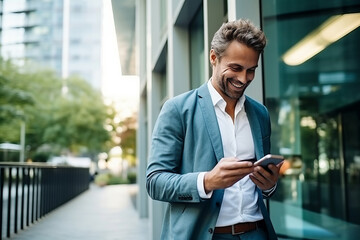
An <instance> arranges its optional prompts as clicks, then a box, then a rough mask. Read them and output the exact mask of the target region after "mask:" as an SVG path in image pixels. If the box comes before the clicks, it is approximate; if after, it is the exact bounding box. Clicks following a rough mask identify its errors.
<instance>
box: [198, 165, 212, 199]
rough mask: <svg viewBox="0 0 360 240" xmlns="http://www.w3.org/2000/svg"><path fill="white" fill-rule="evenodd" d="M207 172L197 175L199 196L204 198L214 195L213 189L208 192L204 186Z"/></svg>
mask: <svg viewBox="0 0 360 240" xmlns="http://www.w3.org/2000/svg"><path fill="white" fill-rule="evenodd" d="M205 173H206V172H201V173H199V175H198V177H197V189H198V192H199V196H200V197H201V198H203V199H210V198H211V196H212V193H213V192H212V191H211V192H209V193H208V194H206V192H205V188H204V177H205Z"/></svg>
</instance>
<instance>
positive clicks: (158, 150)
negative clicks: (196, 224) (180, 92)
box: [146, 100, 201, 202]
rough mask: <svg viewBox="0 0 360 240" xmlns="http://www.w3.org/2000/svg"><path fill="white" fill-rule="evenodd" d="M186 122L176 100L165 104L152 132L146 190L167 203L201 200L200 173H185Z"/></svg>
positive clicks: (150, 194) (151, 195) (153, 196)
mask: <svg viewBox="0 0 360 240" xmlns="http://www.w3.org/2000/svg"><path fill="white" fill-rule="evenodd" d="M185 128H186V126H185V124H184V120H183V115H182V114H180V112H179V110H178V109H177V107H176V105H175V103H174V101H172V100H169V101H167V102H166V103H165V104H164V105H163V108H162V110H161V112H160V114H159V116H158V119H157V121H156V123H155V127H154V130H153V134H152V141H151V150H150V155H149V165H148V168H147V172H146V189H147V191H148V194H149V196H150V197H151V198H153V199H154V200H159V201H165V202H199V201H200V200H201V198H200V196H199V193H198V190H197V184H196V183H197V176H198V174H199V173H194V172H189V173H181V172H180V169H181V164H182V156H183V146H184V138H185Z"/></svg>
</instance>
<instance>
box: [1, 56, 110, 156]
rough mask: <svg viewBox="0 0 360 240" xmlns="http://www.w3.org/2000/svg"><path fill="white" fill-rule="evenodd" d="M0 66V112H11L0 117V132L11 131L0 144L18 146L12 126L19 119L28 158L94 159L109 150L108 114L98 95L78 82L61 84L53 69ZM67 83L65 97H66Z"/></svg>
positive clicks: (2, 136)
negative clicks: (66, 154)
mask: <svg viewBox="0 0 360 240" xmlns="http://www.w3.org/2000/svg"><path fill="white" fill-rule="evenodd" d="M0 63H1V65H0V82H1V87H0V93H1V95H0V104H1V105H0V107H1V110H3V109H5V110H6V109H9V110H7V111H1V114H0V115H1V116H0V130H3V129H7V132H6V134H5V133H4V132H3V131H0V140H2V141H9V142H14V143H17V142H18V141H19V126H16V124H15V122H16V121H14V119H15V117H16V116H18V118H19V119H24V120H26V145H27V149H29V155H28V157H30V158H33V157H34V156H36V154H39V153H41V154H42V157H44V152H46V154H47V156H48V155H56V154H60V153H61V152H64V151H66V152H70V153H71V154H74V155H76V154H82V155H84V154H87V155H92V156H93V155H94V154H96V153H97V152H100V151H107V150H108V148H107V147H108V146H109V141H110V136H109V133H108V131H107V130H105V128H104V126H105V121H106V119H107V112H108V109H107V107H106V106H105V105H104V103H103V101H102V96H101V93H100V92H99V91H97V90H95V89H93V88H92V87H91V86H90V85H89V84H88V83H87V82H86V81H85V80H83V79H80V78H75V77H73V78H69V79H66V80H63V79H61V78H59V77H58V76H57V75H56V74H55V72H54V71H52V70H46V69H42V70H37V71H34V70H32V68H31V67H30V68H29V67H27V66H23V67H21V68H20V67H17V66H15V65H14V64H11V63H10V62H6V61H2V60H1V61H0ZM1 76H2V77H1ZM5 76H6V77H5ZM64 81H66V82H64ZM64 83H66V85H67V87H68V89H69V91H68V92H67V94H62V88H63V84H64ZM9 133H12V134H13V136H12V134H9Z"/></svg>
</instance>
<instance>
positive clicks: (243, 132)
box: [197, 80, 263, 227]
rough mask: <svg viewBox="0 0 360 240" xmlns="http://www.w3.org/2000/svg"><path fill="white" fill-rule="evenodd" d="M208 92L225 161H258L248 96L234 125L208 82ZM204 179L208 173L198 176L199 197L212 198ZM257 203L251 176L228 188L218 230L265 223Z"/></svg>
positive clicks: (238, 108)
mask: <svg viewBox="0 0 360 240" xmlns="http://www.w3.org/2000/svg"><path fill="white" fill-rule="evenodd" d="M208 88H209V91H210V95H211V99H212V102H213V105H214V108H215V113H216V117H217V120H218V123H219V128H220V134H221V139H222V144H223V149H224V157H225V158H226V157H236V158H237V159H239V160H241V159H250V158H255V148H254V142H253V138H252V134H251V129H250V124H249V121H248V118H247V115H246V112H245V109H244V102H245V96H244V95H243V96H242V97H241V98H240V99H239V100H238V102H237V103H236V107H235V115H234V116H235V119H234V121H233V120H232V118H231V117H230V115H229V114H227V113H226V112H225V107H226V102H225V100H224V99H223V98H222V97H221V95H220V94H219V93H218V92H217V91H216V90H215V88H214V87H213V85H212V82H211V80H210V81H209V82H208ZM204 175H205V172H203V173H200V174H199V176H198V181H197V188H198V192H199V195H200V197H202V198H210V197H211V195H212V192H210V193H209V194H206V193H205V189H204ZM257 200H258V194H257V192H256V189H255V184H254V183H253V182H252V181H251V179H250V178H249V176H246V177H244V178H243V179H241V180H239V181H238V182H236V183H235V184H234V185H232V186H231V187H228V188H226V189H225V191H224V198H223V202H222V204H221V208H220V213H219V216H218V219H217V222H216V226H217V227H221V226H228V225H233V224H236V223H239V222H254V221H258V220H261V219H263V216H262V214H261V210H260V209H259V207H258V205H257Z"/></svg>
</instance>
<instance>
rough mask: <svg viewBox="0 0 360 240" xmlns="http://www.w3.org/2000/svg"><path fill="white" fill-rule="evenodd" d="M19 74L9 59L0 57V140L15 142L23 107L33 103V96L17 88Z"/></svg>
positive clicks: (17, 138)
mask: <svg viewBox="0 0 360 240" xmlns="http://www.w3.org/2000/svg"><path fill="white" fill-rule="evenodd" d="M20 81H21V74H20V73H19V72H18V71H17V69H16V68H15V66H14V65H13V64H12V63H11V62H10V61H5V60H3V59H1V58H0V142H17V141H18V140H19V137H20V121H25V119H26V115H25V107H26V106H28V105H30V106H32V105H33V104H34V98H33V96H32V95H31V94H30V93H28V92H26V91H24V90H23V89H21V88H19V87H18V85H19V82H20Z"/></svg>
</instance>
